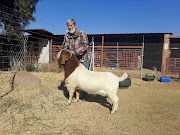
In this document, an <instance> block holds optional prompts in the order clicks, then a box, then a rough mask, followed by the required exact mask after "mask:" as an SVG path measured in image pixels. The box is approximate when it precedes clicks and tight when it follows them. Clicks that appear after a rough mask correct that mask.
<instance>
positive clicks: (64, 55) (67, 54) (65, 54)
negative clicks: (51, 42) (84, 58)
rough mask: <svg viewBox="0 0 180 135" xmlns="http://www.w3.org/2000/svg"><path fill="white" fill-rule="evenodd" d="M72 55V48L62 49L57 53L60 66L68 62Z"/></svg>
mask: <svg viewBox="0 0 180 135" xmlns="http://www.w3.org/2000/svg"><path fill="white" fill-rule="evenodd" d="M71 57H72V52H71V51H70V50H62V51H60V52H58V54H57V60H58V64H59V68H61V66H62V65H64V64H65V63H66V61H68V60H69V59H70V58H71Z"/></svg>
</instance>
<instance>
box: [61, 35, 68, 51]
mask: <svg viewBox="0 0 180 135" xmlns="http://www.w3.org/2000/svg"><path fill="white" fill-rule="evenodd" d="M61 48H62V49H68V44H67V40H66V36H64V41H63V44H62V47H61Z"/></svg>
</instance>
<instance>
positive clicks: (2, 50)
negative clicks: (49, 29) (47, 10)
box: [0, 0, 39, 70]
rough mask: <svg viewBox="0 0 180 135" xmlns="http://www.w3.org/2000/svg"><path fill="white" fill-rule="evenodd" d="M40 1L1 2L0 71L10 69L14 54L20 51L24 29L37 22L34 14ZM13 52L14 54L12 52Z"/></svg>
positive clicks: (10, 0)
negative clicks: (32, 22)
mask: <svg viewBox="0 0 180 135" xmlns="http://www.w3.org/2000/svg"><path fill="white" fill-rule="evenodd" d="M38 1H39V0H0V63H1V64H0V69H3V70H4V69H5V70H7V68H9V66H10V65H9V62H10V59H11V57H10V56H12V55H13V52H18V51H19V50H20V49H19V48H20V46H17V45H19V42H20V39H21V38H22V36H23V29H25V27H26V26H28V25H29V24H30V21H35V18H34V17H33V13H35V12H36V4H37V3H38ZM12 50H13V52H12Z"/></svg>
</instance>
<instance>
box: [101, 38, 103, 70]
mask: <svg viewBox="0 0 180 135" xmlns="http://www.w3.org/2000/svg"><path fill="white" fill-rule="evenodd" d="M103 48H104V36H102V46H101V67H103Z"/></svg>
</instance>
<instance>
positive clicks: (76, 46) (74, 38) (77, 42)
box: [62, 19, 89, 68]
mask: <svg viewBox="0 0 180 135" xmlns="http://www.w3.org/2000/svg"><path fill="white" fill-rule="evenodd" d="M67 27H68V32H67V34H66V35H65V36H64V42H63V46H62V49H70V50H71V51H72V53H73V54H74V55H75V56H76V57H77V58H78V59H79V60H80V62H81V63H82V64H83V65H84V66H85V67H86V68H88V60H89V58H88V43H89V41H88V37H87V35H86V34H85V33H84V31H82V30H79V29H77V28H76V22H75V20H74V19H68V20H67Z"/></svg>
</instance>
